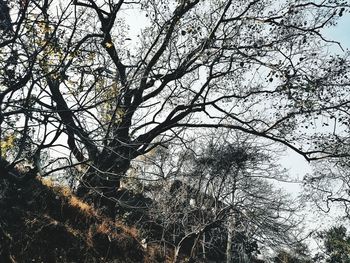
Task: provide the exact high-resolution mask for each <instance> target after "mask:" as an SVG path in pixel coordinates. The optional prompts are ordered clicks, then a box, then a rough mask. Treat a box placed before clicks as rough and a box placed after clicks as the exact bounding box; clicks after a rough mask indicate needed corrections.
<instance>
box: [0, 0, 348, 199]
mask: <svg viewBox="0 0 350 263" xmlns="http://www.w3.org/2000/svg"><path fill="white" fill-rule="evenodd" d="M6 6H7V5H6V4H5V2H4V1H1V7H2V8H1V17H0V18H1V27H0V29H1V30H2V33H3V34H4V38H3V39H2V40H1V41H0V47H1V51H0V73H1V74H0V83H1V86H0V102H1V111H0V122H1V131H0V133H1V141H2V142H4V141H7V138H13V140H12V141H13V143H12V144H11V145H9V144H6V145H7V147H6V148H3V147H2V148H1V155H2V156H4V157H5V158H6V159H7V160H8V161H9V163H11V165H14V164H16V163H20V162H22V161H23V160H26V161H29V162H30V163H32V164H33V165H35V166H38V168H37V169H38V171H40V174H41V175H42V176H46V175H49V174H52V173H54V172H55V171H58V170H60V169H64V168H66V167H75V168H77V170H78V174H80V177H81V181H82V183H81V186H85V187H88V188H93V189H95V190H98V189H99V188H101V190H103V192H104V193H107V192H108V189H109V190H111V191H113V190H115V189H117V188H119V181H120V178H121V176H123V175H124V173H125V171H126V170H127V169H128V168H129V167H130V161H131V160H133V159H135V158H136V157H137V156H140V155H144V154H146V153H147V152H149V151H151V150H152V149H154V148H155V147H157V146H158V145H163V144H164V143H166V142H170V141H173V140H174V139H184V138H185V137H184V136H185V131H186V130H190V131H191V132H192V131H193V132H195V133H197V134H199V133H200V129H209V128H219V127H222V128H226V129H233V130H239V131H242V132H244V133H247V134H251V135H254V136H258V137H261V138H264V139H267V140H270V141H273V142H276V143H279V144H282V145H286V146H288V147H289V148H291V149H293V150H294V151H296V152H297V153H299V154H301V155H302V156H304V157H305V158H306V159H307V160H313V159H319V158H324V157H327V156H335V155H336V156H342V155H345V154H346V152H342V151H341V147H338V146H339V144H341V142H342V136H343V135H344V134H343V133H342V132H343V130H342V125H344V124H346V123H347V122H348V118H347V117H346V116H347V115H346V112H347V111H348V107H349V98H348V95H347V94H349V80H348V77H349V75H348V71H349V60H348V54H347V53H344V54H342V55H332V54H331V53H329V51H328V49H327V46H328V45H332V44H333V45H336V44H337V43H336V42H333V41H331V40H328V39H327V38H326V37H325V36H323V35H322V30H323V29H324V28H326V27H328V26H332V25H335V24H336V21H337V18H338V17H339V16H343V15H346V14H347V12H348V8H349V4H348V2H347V1H330V0H329V1H322V2H319V1H303V0H293V1H279V2H278V3H272V2H271V1H269V0H254V1H233V0H218V1H209V2H207V1H200V0H189V1H170V0H140V1H124V0H118V1H93V0H73V1H62V2H60V3H57V2H56V1H49V0H41V1H39V0H28V1H21V3H12V4H11V6H10V7H9V8H7V7H6ZM135 16H137V18H140V19H141V18H142V21H143V22H144V23H142V24H141V23H140V24H139V25H137V26H135V23H134V21H133V20H134V19H135ZM10 18H11V19H10ZM10 20H12V21H10ZM5 33H6V36H5ZM319 126H324V127H327V126H328V129H329V131H330V132H329V133H326V134H322V133H318V132H317V129H316V128H317V127H319ZM335 138H337V139H338V142H339V144H330V143H329V141H330V140H331V139H335ZM10 146H11V147H10ZM44 154H47V155H48V156H49V158H46V159H45V158H42V156H43V155H44ZM75 174H76V173H75ZM83 192H84V191H83Z"/></svg>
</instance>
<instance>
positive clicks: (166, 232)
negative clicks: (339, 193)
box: [143, 133, 299, 262]
mask: <svg viewBox="0 0 350 263" xmlns="http://www.w3.org/2000/svg"><path fill="white" fill-rule="evenodd" d="M218 135H222V136H218ZM200 145H201V146H199V147H190V149H192V150H193V149H197V150H196V151H195V152H192V151H191V150H189V151H185V152H182V153H181V154H180V156H179V157H176V156H175V155H174V154H168V155H164V154H163V155H161V156H162V157H160V156H159V155H158V156H157V155H156V156H155V158H154V163H155V166H154V167H155V168H154V169H150V170H148V171H147V170H146V171H144V173H145V175H144V176H143V178H145V179H147V173H148V174H149V177H148V179H149V180H150V179H151V178H152V177H153V179H155V178H154V175H155V174H159V175H162V176H160V178H161V179H162V181H161V182H160V183H158V187H157V188H155V189H154V190H152V189H151V190H150V191H146V190H144V193H146V194H150V195H152V196H153V197H152V199H154V200H156V201H157V202H156V203H155V207H154V208H153V209H154V210H153V212H152V211H151V213H153V214H152V216H151V217H152V218H153V220H154V222H158V224H159V225H160V226H161V228H162V229H163V235H162V239H163V240H166V241H167V242H168V243H171V244H173V245H174V246H175V248H176V249H175V250H176V251H177V253H180V252H182V253H188V255H189V256H190V257H191V258H196V257H201V258H209V259H210V258H211V259H215V258H216V259H219V258H221V260H224V259H225V257H226V261H227V262H236V261H237V260H248V261H249V260H253V258H254V256H255V254H256V253H257V252H258V246H259V245H264V246H268V247H272V248H274V249H277V248H278V247H280V246H282V245H283V244H284V245H287V246H290V247H293V245H292V243H293V242H295V241H296V240H297V238H296V236H295V235H294V234H296V233H297V232H298V223H299V221H298V220H297V217H296V216H295V214H294V213H295V212H296V211H297V209H298V206H297V204H293V205H292V204H291V203H292V201H291V200H289V199H288V197H287V195H285V194H283V193H282V192H281V191H280V190H278V189H276V188H275V187H274V186H273V184H272V181H279V180H282V181H287V180H288V179H287V177H286V174H285V172H284V171H283V170H282V169H281V168H280V167H279V166H278V165H277V164H276V163H275V159H274V158H273V156H272V153H271V152H269V147H268V145H259V144H257V142H253V141H251V140H249V139H248V138H245V139H244V138H243V136H242V135H240V136H238V135H237V136H236V135H234V136H232V135H231V136H229V135H228V134H225V133H223V134H220V133H216V134H215V135H214V136H213V137H212V138H211V139H208V140H206V142H204V141H202V142H201V144H200ZM161 151H162V150H161ZM164 157H165V158H164ZM156 159H158V161H159V162H157V161H156ZM176 159H177V161H175V160H176ZM172 164H174V166H172ZM169 166H170V167H169ZM171 167H173V169H171ZM162 182H163V183H162ZM149 185H152V183H145V189H147V188H148V187H149ZM159 189H162V190H159ZM176 255H177V254H176ZM225 255H226V256H225ZM237 262H238V261H237ZM243 262H246V261H243Z"/></svg>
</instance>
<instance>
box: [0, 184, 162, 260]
mask: <svg viewBox="0 0 350 263" xmlns="http://www.w3.org/2000/svg"><path fill="white" fill-rule="evenodd" d="M0 211H1V212H0V262H2V263H7V262H11V263H13V262H157V261H158V260H160V261H161V262H164V261H165V259H164V258H161V257H159V256H158V257H157V251H156V248H155V247H152V246H148V248H147V250H145V249H144V248H143V247H142V245H141V242H140V240H139V237H138V231H137V230H136V229H135V228H133V227H127V226H125V225H123V224H122V223H120V222H117V221H113V220H112V219H111V218H108V217H106V216H103V215H102V213H101V212H99V211H98V210H97V209H94V208H93V207H92V206H90V205H89V204H87V203H85V202H83V201H81V200H80V199H78V198H77V197H76V196H74V195H73V194H72V193H71V192H70V191H69V190H68V189H65V188H62V187H57V186H53V184H52V182H51V181H50V180H39V179H34V180H29V181H27V182H13V181H9V180H7V179H6V178H4V177H2V178H1V179H0Z"/></svg>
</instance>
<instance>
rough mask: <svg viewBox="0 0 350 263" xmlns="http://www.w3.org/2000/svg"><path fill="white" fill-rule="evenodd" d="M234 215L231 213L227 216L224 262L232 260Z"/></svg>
mask: <svg viewBox="0 0 350 263" xmlns="http://www.w3.org/2000/svg"><path fill="white" fill-rule="evenodd" d="M234 227H235V217H234V215H233V214H231V215H230V216H229V218H228V226H227V243H226V263H232V262H233V249H232V245H233V244H232V243H233V237H234Z"/></svg>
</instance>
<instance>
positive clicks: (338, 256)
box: [319, 226, 350, 263]
mask: <svg viewBox="0 0 350 263" xmlns="http://www.w3.org/2000/svg"><path fill="white" fill-rule="evenodd" d="M319 238H320V239H321V240H322V241H323V246H324V254H325V259H326V261H325V262H329V263H348V262H350V235H348V234H347V229H346V228H345V227H344V226H334V227H331V228H330V229H328V230H325V231H322V232H320V233H319Z"/></svg>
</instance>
